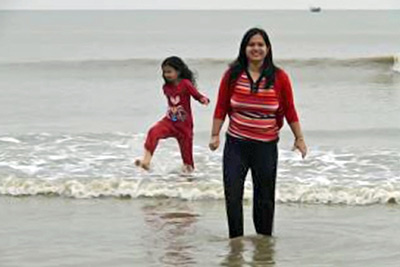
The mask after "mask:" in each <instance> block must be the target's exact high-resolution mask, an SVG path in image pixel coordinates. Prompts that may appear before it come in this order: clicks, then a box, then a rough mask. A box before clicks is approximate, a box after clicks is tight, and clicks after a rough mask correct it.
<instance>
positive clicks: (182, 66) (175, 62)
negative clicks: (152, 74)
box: [161, 56, 196, 86]
mask: <svg viewBox="0 0 400 267" xmlns="http://www.w3.org/2000/svg"><path fill="white" fill-rule="evenodd" d="M165 66H170V67H171V68H174V69H175V70H176V71H177V72H178V78H179V79H188V80H190V81H191V82H192V84H193V85H194V86H196V79H195V77H194V74H193V72H192V71H191V70H190V69H189V67H188V66H187V65H186V63H185V62H183V60H182V59H181V58H180V57H177V56H172V57H168V58H166V59H164V61H163V62H162V63H161V67H165ZM163 78H164V81H165V83H168V81H167V79H165V77H164V75H163Z"/></svg>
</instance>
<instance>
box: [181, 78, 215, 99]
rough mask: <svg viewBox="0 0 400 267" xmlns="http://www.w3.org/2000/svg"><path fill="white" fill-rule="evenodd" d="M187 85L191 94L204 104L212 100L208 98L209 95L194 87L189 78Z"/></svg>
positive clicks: (186, 81)
mask: <svg viewBox="0 0 400 267" xmlns="http://www.w3.org/2000/svg"><path fill="white" fill-rule="evenodd" d="M185 85H186V88H187V89H188V91H189V93H190V95H191V96H192V97H193V98H194V99H196V100H197V101H199V102H200V103H202V104H206V105H207V104H208V103H209V102H210V99H208V97H206V96H204V95H202V94H201V93H200V92H199V91H198V90H197V88H196V87H194V85H193V84H192V82H190V81H189V80H185Z"/></svg>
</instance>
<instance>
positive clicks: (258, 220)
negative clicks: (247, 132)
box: [250, 142, 278, 236]
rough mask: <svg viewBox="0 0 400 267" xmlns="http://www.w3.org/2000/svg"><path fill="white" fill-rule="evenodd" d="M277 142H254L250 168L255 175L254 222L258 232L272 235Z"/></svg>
mask: <svg viewBox="0 0 400 267" xmlns="http://www.w3.org/2000/svg"><path fill="white" fill-rule="evenodd" d="M277 162H278V147H277V143H275V142H273V143H262V142H259V143H257V144H254V149H253V153H252V158H251V161H250V169H251V174H252V177H253V222H254V227H255V229H256V232H257V233H258V234H262V235H267V236H270V235H272V228H273V221H274V211H275V181H276V171H277Z"/></svg>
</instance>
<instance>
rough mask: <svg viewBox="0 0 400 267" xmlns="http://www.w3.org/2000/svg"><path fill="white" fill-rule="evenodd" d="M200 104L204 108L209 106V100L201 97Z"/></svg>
mask: <svg viewBox="0 0 400 267" xmlns="http://www.w3.org/2000/svg"><path fill="white" fill-rule="evenodd" d="M200 103H202V104H203V105H204V106H208V104H210V99H208V98H207V97H202V98H201V99H200Z"/></svg>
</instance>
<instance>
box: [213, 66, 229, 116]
mask: <svg viewBox="0 0 400 267" xmlns="http://www.w3.org/2000/svg"><path fill="white" fill-rule="evenodd" d="M229 76H230V72H229V71H226V72H225V74H224V76H223V77H222V79H221V83H220V85H219V90H218V99H217V104H216V106H215V111H214V119H220V120H224V119H225V116H226V114H227V113H228V110H229V106H230V93H229Z"/></svg>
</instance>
